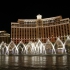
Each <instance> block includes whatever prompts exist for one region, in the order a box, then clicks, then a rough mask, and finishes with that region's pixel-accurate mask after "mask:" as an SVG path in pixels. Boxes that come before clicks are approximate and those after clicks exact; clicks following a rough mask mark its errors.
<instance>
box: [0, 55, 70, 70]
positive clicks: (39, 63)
mask: <svg viewBox="0 0 70 70" xmlns="http://www.w3.org/2000/svg"><path fill="white" fill-rule="evenodd" d="M4 68H5V69H13V70H14V69H18V70H22V69H24V70H35V69H36V70H43V69H44V70H46V69H48V70H60V69H61V70H69V69H70V56H67V55H64V56H0V70H3V69H4Z"/></svg>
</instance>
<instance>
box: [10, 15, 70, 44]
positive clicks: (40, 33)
mask: <svg viewBox="0 0 70 70" xmlns="http://www.w3.org/2000/svg"><path fill="white" fill-rule="evenodd" d="M67 35H70V21H69V18H64V19H62V16H55V17H50V18H42V15H40V14H39V15H37V19H18V22H11V40H12V41H14V42H15V43H16V44H17V43H19V41H21V40H22V42H23V43H28V42H29V41H33V42H35V41H37V40H38V39H40V40H41V41H42V42H44V43H45V42H46V41H47V39H48V38H49V39H50V41H51V42H55V41H56V39H57V37H60V39H61V40H62V41H65V39H66V37H67Z"/></svg>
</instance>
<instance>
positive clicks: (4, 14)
mask: <svg viewBox="0 0 70 70" xmlns="http://www.w3.org/2000/svg"><path fill="white" fill-rule="evenodd" d="M4 3H5V2H4ZM51 3H52V4H51ZM37 14H41V15H42V18H49V17H54V16H59V15H61V16H62V17H63V18H68V17H69V18H70V5H69V4H68V2H67V3H66V2H65V3H64V2H63V3H61V2H57V1H56V2H55V3H53V2H47V1H41V2H37V1H35V2H34V1H32V2H28V1H27V2H19V3H17V2H15V3H14V2H10V3H6V4H2V5H1V6H0V30H6V31H7V32H8V33H11V22H17V20H18V19H36V16H37Z"/></svg>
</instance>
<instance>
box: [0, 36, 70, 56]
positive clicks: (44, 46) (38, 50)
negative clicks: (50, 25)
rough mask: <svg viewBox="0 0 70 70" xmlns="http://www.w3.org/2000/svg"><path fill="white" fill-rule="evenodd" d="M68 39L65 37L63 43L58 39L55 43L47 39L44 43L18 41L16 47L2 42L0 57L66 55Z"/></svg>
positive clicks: (69, 50) (68, 44)
mask: <svg viewBox="0 0 70 70" xmlns="http://www.w3.org/2000/svg"><path fill="white" fill-rule="evenodd" d="M69 48H70V38H69V36H67V39H66V41H65V42H64V43H63V42H62V41H61V40H60V38H59V37H58V38H57V40H56V42H55V43H54V44H52V42H51V41H50V40H49V39H47V42H46V43H42V42H41V40H40V39H38V41H37V42H32V41H30V42H29V43H28V44H24V43H23V42H22V41H20V42H19V43H18V44H17V45H16V44H15V43H14V42H13V41H11V42H10V43H9V44H8V45H7V44H6V43H4V42H1V44H0V55H11V54H12V55H47V54H66V53H70V49H69Z"/></svg>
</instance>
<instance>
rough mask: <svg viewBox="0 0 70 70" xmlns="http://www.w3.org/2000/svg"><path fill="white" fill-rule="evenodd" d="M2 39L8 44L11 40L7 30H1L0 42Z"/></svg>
mask: <svg viewBox="0 0 70 70" xmlns="http://www.w3.org/2000/svg"><path fill="white" fill-rule="evenodd" d="M2 41H4V42H5V43H7V44H8V43H9V42H10V34H9V33H7V32H6V31H0V43H1V42H2Z"/></svg>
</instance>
